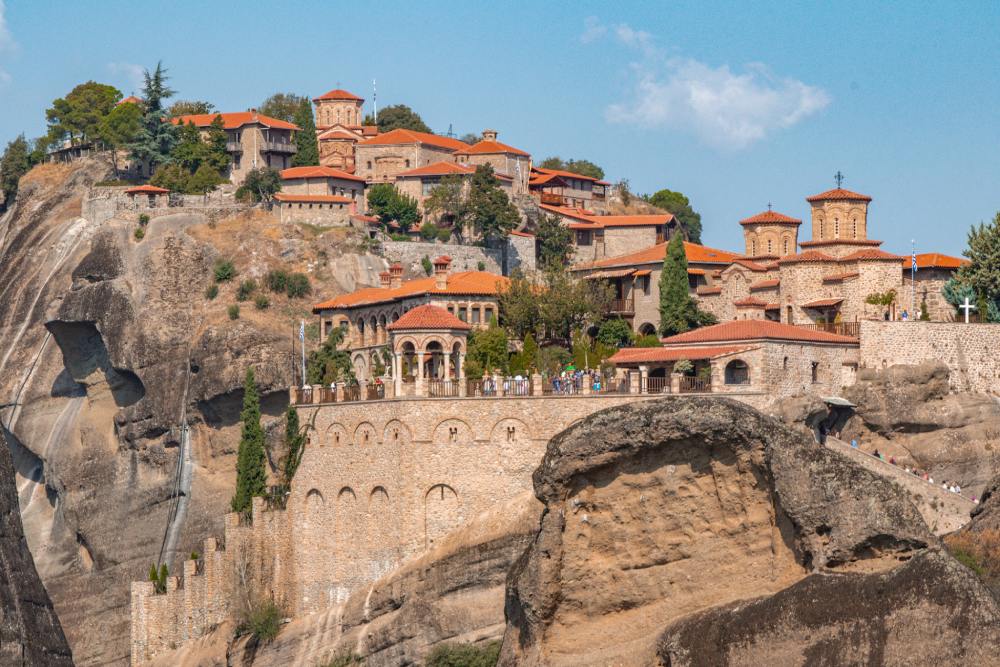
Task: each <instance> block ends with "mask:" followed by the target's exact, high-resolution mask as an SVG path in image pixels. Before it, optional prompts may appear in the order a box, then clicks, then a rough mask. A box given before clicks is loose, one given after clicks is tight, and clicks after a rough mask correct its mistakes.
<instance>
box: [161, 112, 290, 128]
mask: <svg viewBox="0 0 1000 667" xmlns="http://www.w3.org/2000/svg"><path fill="white" fill-rule="evenodd" d="M216 116H222V125H223V127H225V128H226V129H227V130H235V129H237V128H239V127H243V126H244V125H249V124H251V123H260V124H261V125H263V126H264V127H269V128H272V129H275V130H298V129H299V126H298V125H296V124H294V123H287V122H285V121H283V120H278V119H277V118H271V117H270V116H265V115H264V114H259V113H257V112H256V111H237V112H235V113H198V114H192V115H190V116H178V117H177V118H171V119H170V122H171V123H173V124H174V125H187V124H188V123H194V124H195V126H196V127H208V126H209V125H211V124H212V121H213V120H215V117H216Z"/></svg>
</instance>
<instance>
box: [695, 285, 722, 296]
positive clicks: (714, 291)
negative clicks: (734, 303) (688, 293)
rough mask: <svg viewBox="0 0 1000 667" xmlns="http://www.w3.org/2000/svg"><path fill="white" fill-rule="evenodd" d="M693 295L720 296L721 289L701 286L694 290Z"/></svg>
mask: <svg viewBox="0 0 1000 667" xmlns="http://www.w3.org/2000/svg"><path fill="white" fill-rule="evenodd" d="M695 294H702V295H705V296H712V295H714V294H722V288H721V287H709V286H707V285H706V286H702V287H699V288H698V289H696V290H695Z"/></svg>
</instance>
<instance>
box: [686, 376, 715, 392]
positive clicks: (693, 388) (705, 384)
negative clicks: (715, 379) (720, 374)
mask: <svg viewBox="0 0 1000 667" xmlns="http://www.w3.org/2000/svg"><path fill="white" fill-rule="evenodd" d="M680 391H681V393H682V394H695V393H697V394H702V393H707V392H710V391H712V380H711V378H701V377H696V376H693V375H685V376H684V377H682V378H681V390H680Z"/></svg>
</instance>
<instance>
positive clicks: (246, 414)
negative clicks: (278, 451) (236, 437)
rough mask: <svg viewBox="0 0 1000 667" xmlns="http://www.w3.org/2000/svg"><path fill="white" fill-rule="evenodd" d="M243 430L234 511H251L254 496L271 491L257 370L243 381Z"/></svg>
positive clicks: (237, 467) (237, 464) (250, 369)
mask: <svg viewBox="0 0 1000 667" xmlns="http://www.w3.org/2000/svg"><path fill="white" fill-rule="evenodd" d="M240 419H242V421H243V433H242V435H241V437H240V447H239V450H238V452H237V455H236V493H235V494H234V495H233V500H232V508H233V511H234V512H248V511H249V510H250V499H251V498H253V497H254V496H263V495H264V494H265V492H266V490H267V469H266V467H265V466H266V455H265V453H264V429H262V428H261V425H260V395H259V394H258V393H257V383H256V382H255V381H254V374H253V369H252V368H248V369H247V374H246V379H245V380H244V382H243V411H242V412H241V413H240Z"/></svg>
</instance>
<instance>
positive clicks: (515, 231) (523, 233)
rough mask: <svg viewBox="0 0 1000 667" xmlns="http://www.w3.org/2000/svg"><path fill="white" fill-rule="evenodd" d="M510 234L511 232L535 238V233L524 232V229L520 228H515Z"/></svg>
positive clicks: (514, 234) (515, 234) (512, 234)
mask: <svg viewBox="0 0 1000 667" xmlns="http://www.w3.org/2000/svg"><path fill="white" fill-rule="evenodd" d="M510 234H511V236H523V237H525V238H529V239H533V238H535V235H534V234H532V233H530V232H522V231H520V230H518V229H515V230H513V231H512V232H511V233H510Z"/></svg>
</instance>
